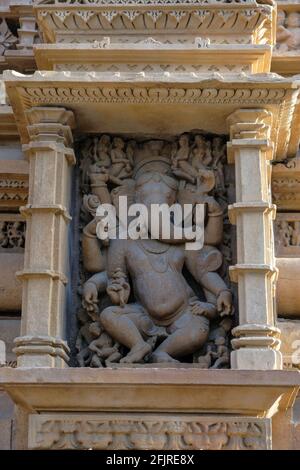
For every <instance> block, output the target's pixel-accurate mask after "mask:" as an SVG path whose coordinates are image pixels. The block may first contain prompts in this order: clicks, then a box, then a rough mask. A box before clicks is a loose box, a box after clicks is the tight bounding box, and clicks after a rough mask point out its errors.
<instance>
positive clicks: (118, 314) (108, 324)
mask: <svg viewBox="0 0 300 470" xmlns="http://www.w3.org/2000/svg"><path fill="white" fill-rule="evenodd" d="M129 315H130V314H129V313H126V310H125V309H122V308H121V307H107V308H105V309H104V310H103V312H102V313H101V315H100V321H101V323H102V325H103V327H104V328H105V330H106V331H107V333H109V334H110V335H111V337H112V338H114V340H115V341H118V342H119V343H121V344H123V345H124V346H126V347H127V348H128V349H130V351H129V353H128V354H127V356H125V357H124V358H123V359H121V361H120V362H125V363H133V362H140V361H141V360H142V359H143V358H144V357H145V356H146V354H148V353H149V352H150V351H151V346H150V345H149V344H148V343H146V341H144V339H143V337H142V335H141V333H140V332H139V329H138V327H137V326H136V324H135V322H134V319H135V315H134V314H132V315H130V316H129Z"/></svg>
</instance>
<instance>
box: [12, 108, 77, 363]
mask: <svg viewBox="0 0 300 470" xmlns="http://www.w3.org/2000/svg"><path fill="white" fill-rule="evenodd" d="M27 115H28V122H29V125H28V127H27V129H28V133H29V136H30V143H29V144H27V145H24V151H25V153H26V155H27V157H28V159H29V198H28V204H27V205H26V206H24V207H22V208H21V212H22V213H23V214H24V215H25V217H26V218H27V234H26V249H25V261H24V270H23V271H22V272H21V273H19V276H20V278H21V279H22V280H23V301H22V326H21V337H19V338H16V340H15V343H16V348H15V352H16V354H17V356H18V366H21V367H28V366H30V367H63V366H64V365H65V364H66V361H68V346H67V343H66V342H65V341H64V339H63V338H64V336H65V335H64V309H65V290H66V283H67V273H68V267H67V266H68V246H67V233H68V223H69V221H70V215H69V203H70V182H71V167H72V165H74V163H75V157H74V152H73V150H72V149H71V148H70V147H71V145H72V132H71V128H72V127H73V124H74V118H73V114H72V112H70V111H66V110H65V109H63V108H32V109H31V110H30V111H29V112H28V113H27Z"/></svg>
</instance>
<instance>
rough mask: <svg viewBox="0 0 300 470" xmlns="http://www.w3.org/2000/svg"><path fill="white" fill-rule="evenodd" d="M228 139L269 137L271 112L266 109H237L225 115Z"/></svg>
mask: <svg viewBox="0 0 300 470" xmlns="http://www.w3.org/2000/svg"><path fill="white" fill-rule="evenodd" d="M227 125H228V129H229V132H230V140H233V139H269V137H270V130H271V125H272V113H271V112H270V111H268V110H267V109H264V108H262V109H259V108H258V109H237V110H236V111H234V112H233V113H232V114H230V115H229V116H228V117H227Z"/></svg>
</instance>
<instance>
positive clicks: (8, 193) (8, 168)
mask: <svg viewBox="0 0 300 470" xmlns="http://www.w3.org/2000/svg"><path fill="white" fill-rule="evenodd" d="M28 186H29V185H28V164H27V162H24V161H22V160H14V161H13V160H0V210H1V211H7V210H14V211H15V210H18V209H19V207H20V206H21V205H23V204H25V203H26V202H27V198H28Z"/></svg>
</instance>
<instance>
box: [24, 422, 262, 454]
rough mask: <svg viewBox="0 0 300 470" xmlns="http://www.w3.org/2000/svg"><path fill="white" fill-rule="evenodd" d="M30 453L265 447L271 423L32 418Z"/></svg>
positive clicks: (247, 448) (249, 448) (248, 448)
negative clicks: (72, 450)
mask: <svg viewBox="0 0 300 470" xmlns="http://www.w3.org/2000/svg"><path fill="white" fill-rule="evenodd" d="M29 429H30V431H29V435H30V439H29V448H31V449H90V448H92V449H99V450H100V449H102V450H104V449H105V450H121V449H122V450H124V449H128V450H129V449H139V450H141V449H143V450H144V449H148V450H150V449H156V450H157V449H159V450H167V449H169V450H188V449H203V450H204V449H205V450H221V449H222V450H225V449H226V450H253V449H269V448H270V444H271V433H270V431H271V427H270V420H269V419H255V418H249V417H223V418H220V417H219V418H218V417H213V416H202V417H196V416H193V415H190V416H188V415H174V414H172V416H171V417H168V416H166V415H163V414H159V415H152V416H147V415H146V414H137V415H132V414H128V413H126V416H124V415H122V414H117V415H115V414H111V415H109V414H104V415H103V414H102V415H101V414H98V415H84V414H80V413H77V414H71V415H68V416H66V415H65V414H63V413H55V414H51V415H50V414H48V415H47V414H46V415H45V414H42V415H39V416H35V415H31V416H30V424H29Z"/></svg>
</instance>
